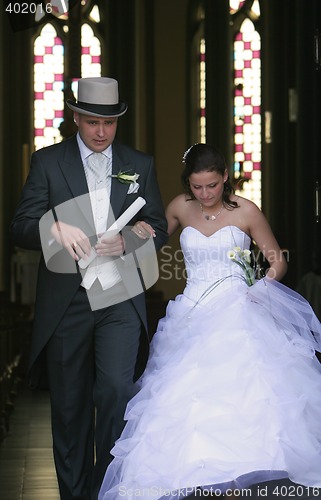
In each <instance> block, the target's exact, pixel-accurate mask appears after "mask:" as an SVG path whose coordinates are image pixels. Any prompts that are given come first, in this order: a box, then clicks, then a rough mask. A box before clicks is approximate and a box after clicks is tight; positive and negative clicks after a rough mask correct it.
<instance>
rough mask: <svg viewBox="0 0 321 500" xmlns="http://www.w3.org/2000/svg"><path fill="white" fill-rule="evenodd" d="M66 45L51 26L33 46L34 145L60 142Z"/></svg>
mask: <svg viewBox="0 0 321 500" xmlns="http://www.w3.org/2000/svg"><path fill="white" fill-rule="evenodd" d="M63 76H64V46H63V43H62V40H61V38H59V37H58V36H57V32H56V30H55V28H54V27H53V26H52V24H46V25H45V26H44V27H43V28H42V30H41V32H40V35H39V36H38V37H37V38H36V40H35V43H34V136H35V139H34V146H35V149H39V148H42V147H44V146H48V145H50V144H53V143H54V142H59V141H60V140H61V135H60V132H59V128H58V127H59V125H60V123H61V122H62V120H63V112H64V93H63V89H64V83H63V82H64V78H63Z"/></svg>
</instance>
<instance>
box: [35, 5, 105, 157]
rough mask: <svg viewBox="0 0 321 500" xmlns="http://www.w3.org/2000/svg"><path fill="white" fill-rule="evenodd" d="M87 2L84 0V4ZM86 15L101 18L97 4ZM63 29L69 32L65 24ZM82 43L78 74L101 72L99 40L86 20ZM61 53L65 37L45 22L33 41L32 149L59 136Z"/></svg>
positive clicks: (62, 82) (61, 82)
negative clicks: (61, 36) (58, 34)
mask: <svg viewBox="0 0 321 500" xmlns="http://www.w3.org/2000/svg"><path fill="white" fill-rule="evenodd" d="M87 3H88V0H84V3H83V5H84V6H86V4H87ZM67 17H68V16H67ZM88 19H90V21H91V23H98V22H99V21H100V15H99V9H98V7H97V5H94V6H93V8H92V9H91V10H90V12H89V14H88ZM60 22H61V19H60ZM63 31H64V32H65V33H68V25H67V24H65V25H64V26H63ZM81 46H82V48H81V76H82V77H92V76H101V43H100V41H99V39H98V37H97V36H96V35H95V32H94V29H93V27H92V26H91V25H90V24H89V23H84V24H83V25H82V27H81ZM64 57H65V53H64V40H63V39H62V38H60V37H59V36H57V31H56V29H55V26H54V23H48V24H45V25H44V27H43V28H42V29H41V31H40V33H39V36H38V37H37V38H36V40H35V42H34V148H35V149H39V148H42V147H45V146H49V145H50V144H53V143H55V142H60V141H61V140H62V136H61V134H60V131H59V125H60V124H61V122H62V121H63V120H64V98H65V97H64V66H65V61H64ZM75 87H77V84H76V83H75V84H73V86H72V88H73V89H74V88H75Z"/></svg>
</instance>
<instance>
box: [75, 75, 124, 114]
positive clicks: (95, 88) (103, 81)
mask: <svg viewBox="0 0 321 500" xmlns="http://www.w3.org/2000/svg"><path fill="white" fill-rule="evenodd" d="M67 105H68V107H69V108H70V109H72V110H73V111H76V112H77V113H81V114H83V115H90V116H99V117H106V116H121V115H123V114H124V113H126V111H127V104H126V103H125V102H122V101H119V97H118V82H117V80H114V79H113V78H107V77H93V78H81V79H80V80H79V81H78V100H77V102H76V101H73V100H72V99H68V100H67Z"/></svg>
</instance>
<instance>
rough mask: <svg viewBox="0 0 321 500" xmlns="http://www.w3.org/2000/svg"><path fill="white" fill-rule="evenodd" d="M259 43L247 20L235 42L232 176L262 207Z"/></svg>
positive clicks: (257, 36) (243, 191) (246, 195)
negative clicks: (241, 180) (240, 181)
mask: <svg viewBox="0 0 321 500" xmlns="http://www.w3.org/2000/svg"><path fill="white" fill-rule="evenodd" d="M260 50H261V40H260V35H259V33H258V32H257V31H256V30H255V27H254V24H253V23H252V21H250V20H249V19H248V18H247V19H245V20H244V21H243V23H242V25H241V28H240V31H239V32H238V33H237V34H236V36H235V40H234V89H235V90H234V177H235V179H243V180H244V182H242V185H241V188H240V191H241V193H242V194H244V196H245V197H246V198H249V199H251V200H252V201H254V203H256V204H257V205H258V206H261V59H260Z"/></svg>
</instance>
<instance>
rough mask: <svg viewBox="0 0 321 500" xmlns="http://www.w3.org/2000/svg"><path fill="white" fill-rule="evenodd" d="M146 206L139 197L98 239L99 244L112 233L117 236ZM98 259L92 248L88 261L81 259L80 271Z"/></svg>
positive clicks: (79, 262) (144, 201) (79, 263)
mask: <svg viewBox="0 0 321 500" xmlns="http://www.w3.org/2000/svg"><path fill="white" fill-rule="evenodd" d="M145 204H146V200H144V198H142V197H141V196H139V197H138V198H136V200H135V201H134V202H133V203H132V204H131V205H130V206H129V207H128V208H127V210H125V212H124V213H123V214H121V215H120V216H119V217H118V219H117V220H115V222H114V223H113V224H112V225H111V226H110V227H109V228H108V229H107V231H106V232H105V233H104V234H103V235H102V236H101V237H100V238H99V239H98V242H100V241H101V240H103V239H104V238H106V237H107V236H110V233H113V234H117V233H119V231H121V230H122V229H123V227H125V226H126V224H128V222H129V221H131V220H132V218H133V217H134V216H135V215H136V214H137V212H139V210H140V209H141V208H142V207H143V206H144V205H145ZM96 257H97V254H96V252H95V249H94V248H93V247H92V248H91V252H90V255H89V256H88V257H87V258H86V259H80V260H79V261H78V265H79V267H80V269H86V267H88V266H89V264H90V263H91V262H92V261H93V260H94V259H95V258H96Z"/></svg>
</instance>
